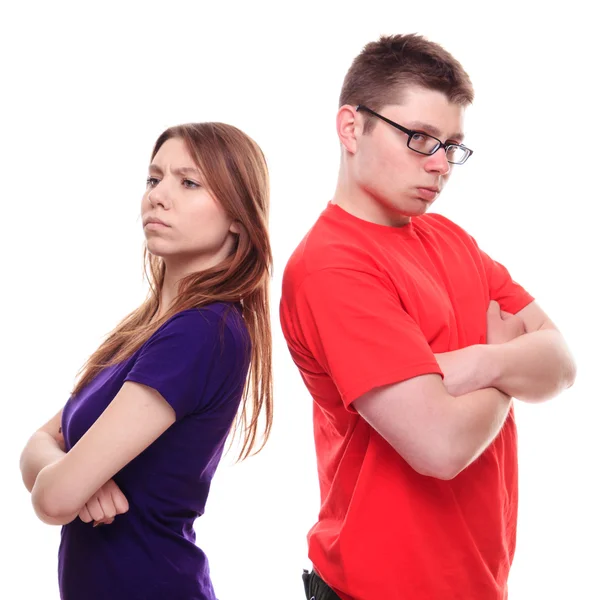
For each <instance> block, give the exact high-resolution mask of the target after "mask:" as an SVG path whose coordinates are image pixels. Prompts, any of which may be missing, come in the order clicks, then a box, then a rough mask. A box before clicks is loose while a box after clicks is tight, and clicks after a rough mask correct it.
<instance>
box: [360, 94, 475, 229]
mask: <svg viewBox="0 0 600 600" xmlns="http://www.w3.org/2000/svg"><path fill="white" fill-rule="evenodd" d="M401 100H402V102H401V104H392V105H387V106H384V107H382V108H381V109H380V110H379V111H378V113H379V114H380V115H382V116H384V117H386V118H388V119H390V120H392V121H394V122H395V123H398V124H399V125H402V126H403V127H405V128H407V129H411V130H416V131H419V132H423V133H426V134H429V135H432V136H434V137H436V138H438V139H439V140H441V141H442V142H447V141H451V142H455V143H461V142H462V140H463V117H464V110H465V109H464V107H463V106H460V105H458V104H455V103H453V102H450V101H449V100H448V98H447V97H446V96H445V95H444V94H442V93H441V92H437V91H433V90H427V89H424V88H421V87H417V86H412V87H409V88H407V89H405V90H404V91H403V92H402V96H401ZM367 114H368V113H366V112H364V111H359V112H358V113H357V120H362V122H363V123H364V119H365V117H367ZM369 118H371V119H374V127H373V128H372V129H371V130H370V131H369V133H367V134H365V133H364V132H363V131H362V127H358V128H357V136H356V146H355V152H354V153H353V154H352V157H351V176H352V177H353V179H354V182H355V183H356V185H358V187H359V188H361V190H362V191H363V192H364V193H365V194H364V195H363V197H364V198H365V201H366V202H370V203H371V204H372V205H373V206H372V208H373V210H374V214H376V215H377V218H376V220H378V221H382V220H383V221H384V222H385V224H398V223H401V222H403V221H404V222H406V220H407V218H410V217H414V216H418V215H421V214H423V213H425V212H426V211H427V210H428V209H429V207H430V206H431V205H432V204H433V202H434V201H435V200H436V199H437V197H438V196H439V194H440V192H441V191H442V189H443V187H444V185H445V184H446V182H447V181H448V178H449V177H450V173H451V172H452V166H453V165H451V164H450V163H449V162H448V160H447V158H446V153H445V150H444V148H440V149H439V150H438V151H437V152H436V153H435V154H433V155H431V156H426V155H423V154H419V153H417V152H414V151H413V150H411V149H410V148H408V146H407V142H408V139H409V136H408V134H406V133H404V132H402V131H400V130H398V129H396V128H395V127H393V126H392V125H390V124H388V123H386V122H384V121H382V120H381V119H378V118H376V117H373V116H371V117H369ZM418 139H419V138H416V140H415V141H418Z"/></svg>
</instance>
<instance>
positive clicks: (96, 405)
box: [58, 303, 250, 600]
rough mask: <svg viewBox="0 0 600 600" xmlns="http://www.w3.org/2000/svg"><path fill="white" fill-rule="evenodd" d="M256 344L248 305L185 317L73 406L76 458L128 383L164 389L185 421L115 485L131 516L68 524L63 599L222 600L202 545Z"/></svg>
mask: <svg viewBox="0 0 600 600" xmlns="http://www.w3.org/2000/svg"><path fill="white" fill-rule="evenodd" d="M249 358H250V338H249V335H248V331H247V329H246V325H245V323H244V321H243V319H242V316H241V307H240V306H239V305H232V304H225V303H214V304H210V305H208V306H205V307H203V308H201V309H191V310H187V311H183V312H181V313H178V314H176V315H175V316H174V317H172V318H171V319H169V321H167V322H166V323H164V324H163V325H162V326H161V327H160V329H158V331H156V333H154V334H153V335H152V336H151V337H150V338H149V339H148V341H147V342H146V343H145V344H144V345H143V346H141V348H140V349H139V350H137V351H136V352H135V353H134V354H133V355H132V356H131V357H130V358H129V359H127V360H125V361H123V362H121V363H119V364H117V365H114V366H111V367H107V368H106V369H104V370H103V371H101V372H100V373H99V374H98V376H97V377H96V378H95V379H94V380H92V381H91V382H90V383H89V384H88V385H87V386H86V387H85V388H84V389H83V390H82V391H81V392H80V393H79V394H77V395H76V396H73V397H71V398H70V399H69V400H68V402H67V403H66V405H65V408H64V411H63V418H62V428H63V433H64V437H65V443H66V448H67V451H68V450H69V449H70V448H72V447H73V446H74V445H75V444H76V443H77V441H78V440H79V439H80V438H81V436H82V435H83V434H84V433H85V432H86V431H87V430H88V429H89V428H90V427H91V425H92V424H93V423H94V422H95V421H96V419H97V418H98V417H99V416H100V414H101V413H102V412H103V411H104V410H105V408H106V407H107V406H108V404H109V403H110V402H111V400H112V399H113V398H114V397H115V395H116V394H117V392H118V391H119V390H120V389H121V386H122V385H123V383H124V382H125V381H135V382H138V383H142V384H144V385H147V386H150V387H152V388H154V389H156V390H158V391H159V392H160V393H161V394H162V396H163V397H164V399H165V400H166V401H167V402H168V403H169V404H170V405H171V406H172V407H173V409H174V410H175V414H176V418H177V420H176V422H175V423H174V424H173V425H172V426H171V427H170V428H169V429H168V430H167V431H165V432H164V433H163V434H162V435H161V436H160V437H159V438H158V439H157V440H156V441H155V442H153V443H152V444H151V445H150V446H149V447H148V448H146V450H144V451H143V452H142V453H141V454H140V455H139V456H137V457H136V458H135V459H133V460H132V461H131V462H130V463H129V464H128V465H126V466H125V467H124V468H123V469H121V471H119V472H118V473H117V474H116V475H115V476H114V480H115V482H116V484H117V485H118V486H119V487H120V489H121V490H122V491H123V493H124V494H125V497H126V498H127V500H128V501H129V511H128V512H127V513H125V514H124V515H118V516H117V517H116V519H115V521H114V522H113V523H112V524H111V525H106V526H101V527H96V528H94V527H93V526H92V525H93V524H92V523H84V522H83V521H81V520H80V519H79V518H76V519H75V520H74V521H73V522H71V523H69V524H68V525H65V526H64V527H63V528H62V532H61V544H60V550H59V567H58V570H59V584H60V593H61V598H62V599H63V600H101V599H102V600H108V599H110V600H137V599H139V600H165V599H167V598H168V599H169V600H215V598H216V597H215V593H214V591H213V587H212V584H211V581H210V576H209V568H208V561H207V559H206V556H205V554H204V553H203V552H202V550H201V549H200V548H199V547H198V546H197V545H196V543H195V541H196V536H195V532H194V529H193V524H194V521H195V519H196V518H197V517H198V516H200V515H201V514H203V512H204V506H205V503H206V498H207V496H208V491H209V488H210V482H211V480H212V477H213V475H214V473H215V470H216V468H217V465H218V463H219V460H220V458H221V455H222V453H223V448H224V444H225V441H226V438H227V435H228V433H229V430H230V428H231V424H232V422H233V419H234V417H235V414H236V412H237V410H238V407H239V403H240V399H241V396H242V393H243V389H244V383H245V380H246V375H247V373H248V366H249Z"/></svg>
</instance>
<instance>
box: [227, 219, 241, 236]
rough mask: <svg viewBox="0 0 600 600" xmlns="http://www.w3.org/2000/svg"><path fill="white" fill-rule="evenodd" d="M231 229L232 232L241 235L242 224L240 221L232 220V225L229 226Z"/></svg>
mask: <svg viewBox="0 0 600 600" xmlns="http://www.w3.org/2000/svg"><path fill="white" fill-rule="evenodd" d="M229 231H230V232H231V233H235V234H236V235H239V234H240V233H241V231H242V230H241V225H240V222H239V221H232V223H231V225H230V226H229Z"/></svg>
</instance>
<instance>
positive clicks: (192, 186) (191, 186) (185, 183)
mask: <svg viewBox="0 0 600 600" xmlns="http://www.w3.org/2000/svg"><path fill="white" fill-rule="evenodd" d="M183 187H186V188H188V189H190V190H195V189H196V188H199V187H200V185H199V184H198V183H196V182H195V181H192V180H191V179H184V180H183Z"/></svg>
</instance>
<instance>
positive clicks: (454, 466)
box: [408, 453, 470, 481]
mask: <svg viewBox="0 0 600 600" xmlns="http://www.w3.org/2000/svg"><path fill="white" fill-rule="evenodd" d="M408 462H409V464H410V466H411V467H412V468H413V469H414V470H415V471H416V472H417V473H419V474H420V475H424V476H425V477H433V478H434V479H441V480H443V481H450V480H451V479H454V478H455V477H456V476H457V475H458V474H459V473H461V472H462V471H463V470H464V469H465V468H466V467H467V466H468V465H469V463H470V461H467V460H461V458H460V457H458V456H453V455H452V454H451V453H445V454H440V455H437V456H434V455H430V456H424V457H420V458H415V459H412V460H410V461H408Z"/></svg>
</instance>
